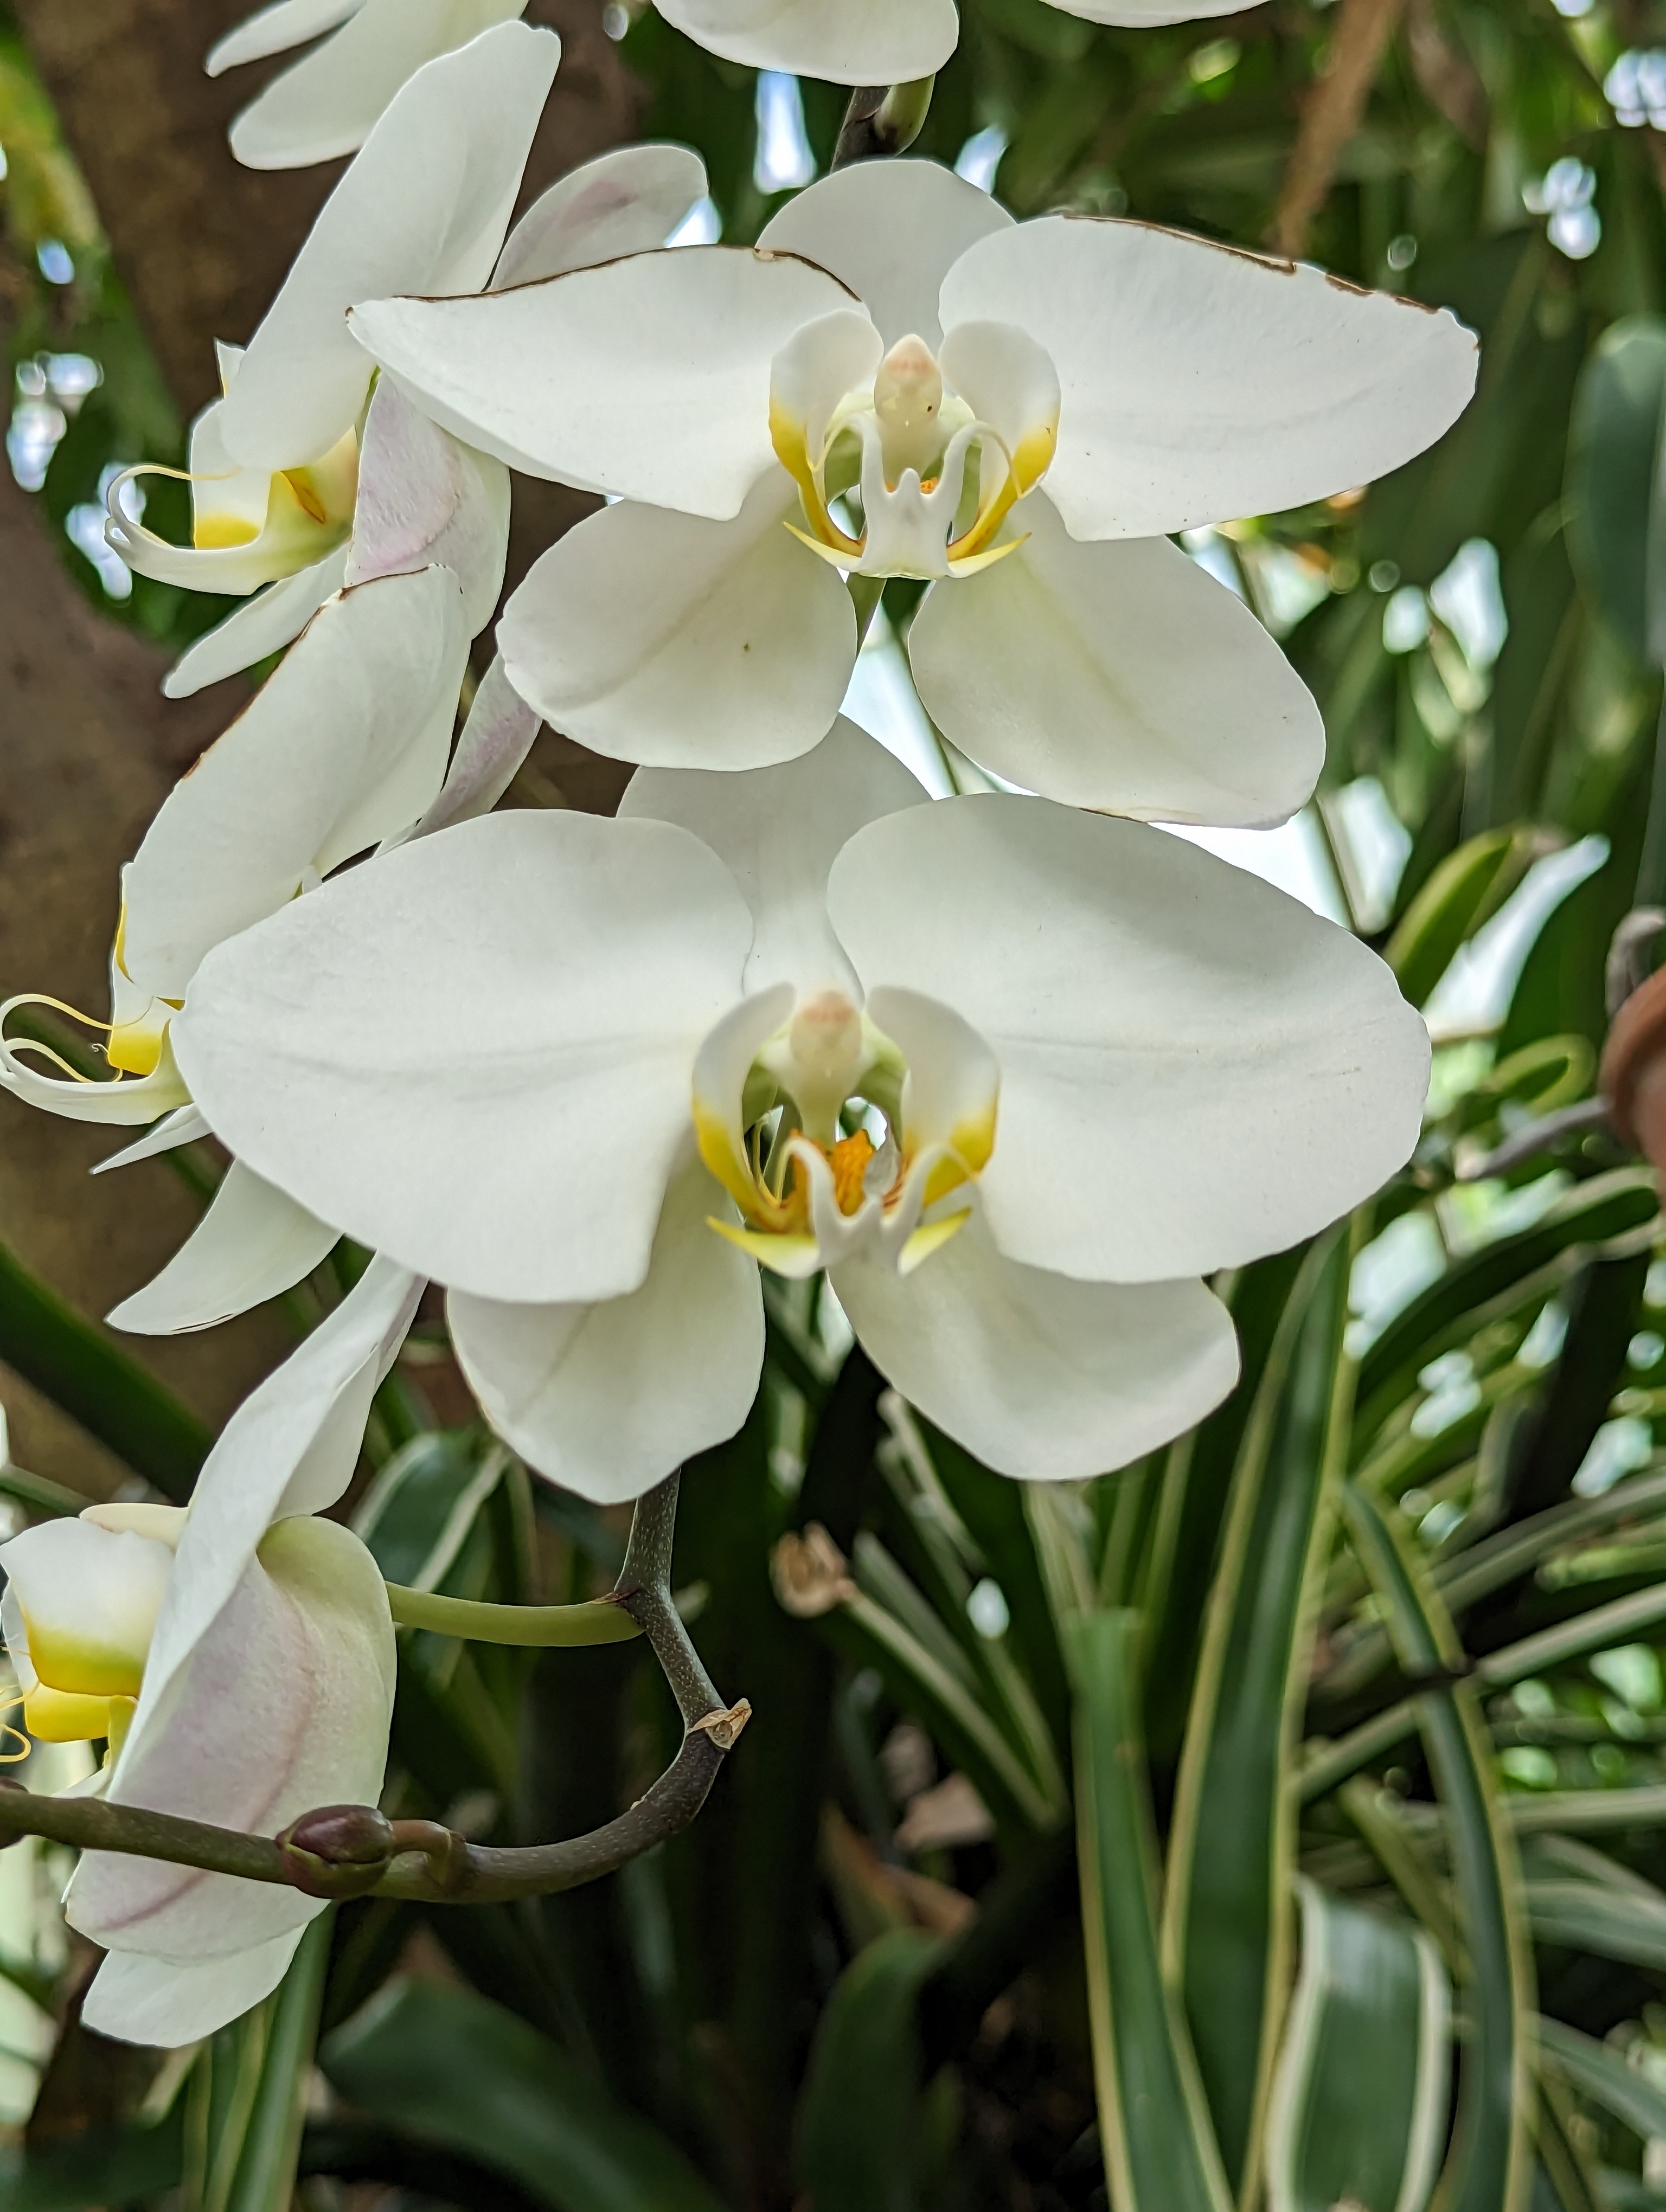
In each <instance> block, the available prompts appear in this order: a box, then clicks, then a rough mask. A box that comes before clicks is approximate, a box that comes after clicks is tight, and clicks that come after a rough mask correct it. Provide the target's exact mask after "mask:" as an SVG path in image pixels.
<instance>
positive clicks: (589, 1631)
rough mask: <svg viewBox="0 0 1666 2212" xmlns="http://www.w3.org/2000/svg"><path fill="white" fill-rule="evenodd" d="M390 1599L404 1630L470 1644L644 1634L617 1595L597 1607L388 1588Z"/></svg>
mask: <svg viewBox="0 0 1666 2212" xmlns="http://www.w3.org/2000/svg"><path fill="white" fill-rule="evenodd" d="M387 1602H388V1607H389V1609H390V1611H391V1612H392V1615H393V1618H394V1620H395V1621H396V1622H397V1623H398V1626H400V1627H401V1628H426V1629H429V1630H431V1631H432V1632H433V1633H434V1634H435V1635H436V1636H456V1637H460V1638H462V1640H463V1641H464V1642H465V1644H520V1645H523V1646H526V1647H529V1648H530V1647H532V1646H533V1645H537V1646H538V1647H539V1648H540V1649H543V1648H547V1647H549V1646H552V1645H557V1644H629V1642H630V1640H631V1638H633V1637H636V1636H640V1635H641V1628H639V1627H638V1626H637V1625H636V1623H635V1620H632V1619H631V1617H630V1615H629V1613H627V1612H626V1610H625V1609H624V1607H623V1605H622V1604H620V1602H619V1601H618V1600H617V1598H611V1597H605V1598H599V1599H598V1600H597V1601H595V1602H594V1603H593V1604H592V1605H487V1604H485V1603H483V1602H481V1601H477V1600H476V1599H474V1598H466V1597H442V1596H441V1595H439V1593H438V1592H437V1591H434V1590H417V1589H406V1588H405V1587H404V1584H403V1583H389V1584H388V1586H387Z"/></svg>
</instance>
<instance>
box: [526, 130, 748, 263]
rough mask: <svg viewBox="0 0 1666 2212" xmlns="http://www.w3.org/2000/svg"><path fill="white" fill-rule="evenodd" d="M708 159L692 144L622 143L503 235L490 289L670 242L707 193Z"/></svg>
mask: <svg viewBox="0 0 1666 2212" xmlns="http://www.w3.org/2000/svg"><path fill="white" fill-rule="evenodd" d="M705 194H706V165H705V163H704V162H703V161H702V160H701V158H700V156H699V155H697V154H696V153H693V152H691V151H690V149H689V148H688V147H686V146H657V145H656V146H616V147H615V148H614V149H613V150H612V152H611V153H610V154H602V155H598V157H597V158H596V160H595V161H586V162H584V163H582V164H581V166H580V167H578V168H576V169H569V171H568V173H567V174H566V175H565V176H564V177H562V179H560V180H559V182H557V183H556V184H553V185H550V189H549V191H547V192H544V194H542V195H541V197H538V199H535V200H534V201H533V202H532V205H531V207H529V208H528V209H527V210H526V214H525V215H524V216H521V218H520V222H518V223H516V225H515V227H514V229H513V230H512V231H511V232H510V233H509V235H508V239H507V240H505V241H504V246H503V251H502V253H501V254H500V255H499V256H498V262H497V266H496V269H495V270H493V271H492V281H491V289H492V290H493V291H495V292H501V291H502V290H503V289H505V288H506V286H508V285H510V284H535V283H538V282H539V281H540V280H541V279H542V278H544V277H545V276H564V275H565V274H566V272H567V271H568V270H569V269H588V268H591V267H593V266H594V264H596V263H598V262H600V261H617V259H618V258H620V256H621V255H623V254H626V253H648V252H652V251H653V249H654V247H655V246H663V245H664V244H665V242H666V240H667V239H668V238H669V237H670V236H671V234H672V231H674V230H675V229H676V228H677V227H678V224H679V223H680V222H682V220H683V218H684V216H686V215H687V213H688V211H689V210H690V208H691V207H693V206H694V205H695V204H696V202H697V201H699V200H702V199H703V198H704V197H705Z"/></svg>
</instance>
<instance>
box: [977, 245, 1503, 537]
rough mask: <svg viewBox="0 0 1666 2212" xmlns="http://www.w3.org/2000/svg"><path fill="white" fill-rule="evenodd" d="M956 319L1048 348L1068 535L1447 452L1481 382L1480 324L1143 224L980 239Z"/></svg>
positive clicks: (1350, 478) (1123, 532)
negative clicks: (1447, 441)
mask: <svg viewBox="0 0 1666 2212" xmlns="http://www.w3.org/2000/svg"><path fill="white" fill-rule="evenodd" d="M942 312H943V320H944V324H945V327H946V328H949V329H952V328H953V326H954V325H956V324H957V323H962V322H969V321H987V320H994V321H999V322H1006V323H1016V324H1017V325H1018V326H1019V328H1020V329H1023V330H1025V331H1028V332H1029V333H1030V335H1031V337H1032V338H1034V339H1035V340H1036V341H1037V343H1039V344H1041V345H1042V346H1044V347H1045V348H1046V349H1047V351H1048V353H1049V354H1050V355H1051V356H1052V358H1053V362H1054V365H1055V368H1057V370H1058V373H1059V381H1060V385H1061V388H1062V392H1063V408H1062V412H1061V417H1060V423H1059V449H1058V458H1057V459H1056V460H1055V462H1054V464H1053V466H1052V469H1051V471H1049V475H1048V478H1047V489H1048V490H1049V493H1050V494H1051V495H1052V497H1053V499H1054V501H1055V503H1056V505H1057V507H1058V508H1059V511H1060V513H1061V514H1062V515H1063V517H1064V520H1065V526H1066V528H1067V530H1068V531H1069V532H1070V534H1071V536H1072V537H1073V538H1156V537H1160V536H1162V535H1163V534H1164V533H1165V532H1170V531H1177V530H1183V529H1186V528H1188V527H1189V526H1191V525H1193V524H1196V523H1203V522H1219V521H1223V520H1230V519H1231V518H1232V517H1234V516H1237V515H1243V514H1264V513H1269V512H1271V511H1272V510H1274V509H1277V508H1282V507H1298V506H1301V505H1302V504H1304V502H1305V501H1309V500H1314V499H1322V498H1324V497H1326V496H1327V495H1329V494H1330V493H1332V492H1338V491H1344V490H1347V489H1348V488H1349V487H1351V486H1353V485H1355V484H1360V483H1367V482H1368V481H1369V480H1370V479H1371V477H1379V476H1383V475H1384V474H1385V473H1386V472H1387V471H1389V470H1390V469H1394V468H1398V467H1399V466H1400V465H1401V463H1402V461H1408V460H1409V459H1411V458H1412V456H1413V455H1414V453H1421V452H1422V450H1423V448H1424V447H1426V446H1428V445H1432V443H1433V442H1434V441H1435V440H1436V439H1437V438H1438V436H1439V435H1441V433H1442V431H1443V430H1444V429H1446V428H1448V427H1449V425H1450V423H1452V422H1454V421H1456V417H1457V416H1459V415H1460V414H1461V413H1462V410H1463V409H1464V407H1465V406H1466V405H1467V404H1468V400H1469V397H1470V394H1471V392H1473V391H1474V381H1475V362H1476V353H1475V339H1474V334H1473V333H1472V332H1471V331H1467V330H1466V329H1465V328H1464V327H1463V325H1462V323H1460V322H1459V321H1458V320H1457V319H1456V317H1455V316H1454V315H1452V314H1451V313H1450V312H1449V311H1448V310H1446V309H1445V308H1441V309H1438V310H1436V309H1432V308H1428V307H1422V306H1420V305H1419V304H1418V303H1416V302H1414V301H1404V300H1397V299H1395V298H1393V297H1391V296H1390V295H1389V294H1387V293H1383V292H1362V291H1360V290H1359V289H1358V287H1356V286H1354V285H1352V284H1346V283H1341V281H1340V280H1339V279H1337V278H1335V277H1333V276H1327V275H1326V274H1325V272H1324V271H1323V270H1320V269H1315V268H1312V267H1310V266H1309V265H1307V264H1292V263H1290V262H1284V261H1269V260H1266V259H1264V258H1262V256H1260V255H1259V254H1254V253H1246V252H1243V250H1242V249H1241V248H1239V247H1237V246H1217V245H1213V244H1212V243H1211V242H1210V241H1208V240H1205V239H1199V238H1189V237H1185V236H1183V235H1182V234H1180V233H1178V232H1176V231H1170V230H1163V229H1159V228H1156V227H1154V226H1152V225H1150V224H1146V223H1140V222H1123V221H1115V222H1110V221H1097V220H1091V219H1088V218H1085V217H1080V216H1043V217H1042V218H1041V219H1040V220H1038V221H1037V222H1025V223H1020V224H1018V226H1017V227H1016V228H1014V229H1012V230H1006V231H1002V232H1001V233H1000V234H998V235H996V236H994V237H990V238H986V239H983V240H981V241H980V242H979V243H978V244H977V245H976V246H973V247H972V248H971V249H970V252H967V253H965V254H964V255H963V256H962V258H961V259H960V260H959V261H958V262H957V263H956V264H955V266H954V267H953V268H952V270H950V272H949V275H948V277H947V279H946V281H945V284H944V286H943V295H942Z"/></svg>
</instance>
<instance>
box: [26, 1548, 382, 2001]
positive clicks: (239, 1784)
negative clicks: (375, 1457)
mask: <svg viewBox="0 0 1666 2212" xmlns="http://www.w3.org/2000/svg"><path fill="white" fill-rule="evenodd" d="M186 1533H187V1537H188V1536H189V1533H190V1532H189V1529H187V1532H186ZM184 1572H185V1545H184V1543H183V1542H182V1543H181V1546H180V1555H179V1561H178V1562H177V1563H176V1565H175V1577H176V1578H177V1577H179V1576H180V1575H182V1574H183V1573H184ZM395 1672H396V1660H395V1651H394V1641H393V1623H392V1619H391V1617H390V1615H389V1613H388V1606H387V1588H386V1583H384V1582H383V1580H382V1577H381V1575H380V1571H378V1569H377V1566H376V1563H375V1561H374V1559H373V1558H372V1557H371V1555H370V1553H368V1551H367V1550H366V1548H365V1547H364V1545H363V1544H362V1542H361V1541H360V1540H359V1539H358V1537H356V1535H354V1534H353V1533H352V1532H351V1530H350V1529H347V1528H341V1527H339V1526H338V1525H337V1523H336V1522H331V1521H320V1520H316V1519H314V1518H313V1517H312V1516H310V1515H302V1516H300V1517H298V1518H295V1519H291V1520H286V1521H284V1522H281V1523H280V1524H279V1525H278V1526H277V1528H273V1529H272V1530H271V1532H270V1534H268V1535H267V1536H266V1537H265V1538H264V1541H263V1542H262V1543H261V1546H260V1548H259V1552H258V1556H257V1557H256V1558H255V1559H253V1560H252V1562H251V1563H250V1565H249V1566H248V1568H247V1570H246V1572H245V1573H244V1575H243V1577H242V1578H241V1580H240V1582H239V1583H238V1585H237V1587H236V1589H234V1592H233V1594H232V1595H231V1596H230V1598H229V1599H228V1601H227V1602H226V1604H225V1605H224V1607H222V1610H221V1612H220V1613H218V1615H217V1616H216V1619H215V1620H214V1621H213V1622H212V1623H211V1624H210V1626H209V1627H208V1628H207V1629H206V1630H205V1632H204V1634H203V1636H202V1638H201V1639H200V1641H199V1642H198V1644H197V1645H196V1647H195V1649H194V1650H192V1654H191V1656H190V1657H189V1659H188V1660H187V1661H186V1662H185V1664H184V1665H183V1666H182V1667H181V1668H179V1670H178V1672H177V1673H176V1674H173V1676H172V1677H171V1678H170V1680H169V1682H168V1685H167V1689H166V1690H165V1691H162V1692H152V1691H151V1689H150V1685H149V1681H148V1680H147V1683H146V1686H145V1694H144V1696H143V1698H142V1699H141V1703H140V1711H139V1712H138V1713H136V1715H135V1717H134V1723H133V1725H134V1728H135V1729H137V1728H138V1726H139V1722H140V1717H141V1716H142V1715H143V1712H144V1709H145V1707H146V1706H147V1705H149V1708H150V1711H149V1725H148V1726H147V1727H146V1728H145V1729H144V1732H143V1735H142V1736H141V1737H138V1738H137V1740H136V1738H135V1736H134V1735H131V1734H130V1735H129V1737H128V1740H127V1742H126V1743H125V1745H124V1747H123V1748H122V1752H121V1754H120V1757H119V1759H118V1760H117V1763H116V1769H115V1772H114V1774H113V1775H112V1778H111V1782H110V1786H109V1789H108V1790H107V1791H106V1802H108V1803H112V1804H123V1805H137V1806H141V1807H143V1808H145V1809H147V1810H149V1811H153V1812H168V1813H173V1814H179V1815H181V1816H183V1817H184V1818H185V1819H188V1820H207V1821H210V1822H211V1823H212V1824H213V1825H214V1826H216V1827H229V1828H240V1829H243V1830H246V1831H247V1832H252V1833H254V1834H264V1835H271V1834H273V1833H275V1832H277V1830H278V1829H280V1828H282V1827H283V1826H286V1825H287V1824H288V1823H289V1821H291V1820H295V1819H297V1818H298V1817H299V1816H300V1815H301V1814H303V1813H306V1812H310V1811H311V1810H313V1808H315V1807H318V1806H322V1805H342V1804H361V1805H362V1804H374V1802H376V1799H377V1797H378V1796H379V1795H380V1790H381V1784H382V1777H383V1770H384V1768H385V1766H386V1758H387V1730H388V1723H389V1721H390V1718H391V1717H392V1710H393V1683H394V1675H395ZM311 1905H312V1900H310V1899H307V1898H305V1897H303V1896H301V1894H300V1893H298V1892H295V1891H293V1890H285V1889H283V1888H280V1887H267V1886H265V1885H264V1884H258V1883H251V1882H245V1881H238V1880H236V1879H235V1877H234V1876H232V1875H216V1874H205V1873H203V1872H201V1871H199V1870H198V1869H196V1868H193V1867H183V1866H173V1865H168V1864H165V1863H161V1862H160V1861H155V1860H149V1859H137V1858H127V1857H117V1856H116V1855H115V1854H113V1853H107V1852H102V1851H91V1852H88V1853H87V1854H86V1855H85V1856H84V1857H83V1858H82V1861H81V1863H80V1865H79V1867H78V1868H77V1869H76V1877H75V1881H74V1885H73V1887H72V1888H71V1890H70V1897H69V1899H68V1907H69V1917H70V1923H71V1924H72V1925H73V1926H75V1927H76V1928H78V1929H80V1930H81V1931H82V1934H83V1935H88V1936H92V1937H93V1938H94V1940H95V1941H96V1942H101V1943H103V1944H104V1945H105V1946H106V1948H109V1949H113V1950H122V1951H143V1952H149V1953H151V1954H160V1955H161V1956H162V1957H164V1958H174V1959H177V1958H182V1957H183V1958H199V1959H212V1958H223V1957H226V1956H227V1955H228V1954H237V1953H240V1952H243V1951H246V1949H248V1948H250V1947H251V1946H252V1945H254V1944H257V1943H268V1942H275V1941H276V1940H277V1938H279V1937H280V1936H284V1935H287V1934H289V1932H290V1931H291V1930H293V1929H295V1928H297V1927H301V1926H304V1925H305V1924H306V1923H307V1920H309V1919H310V1918H311V1917H313V1914H312V1910H311Z"/></svg>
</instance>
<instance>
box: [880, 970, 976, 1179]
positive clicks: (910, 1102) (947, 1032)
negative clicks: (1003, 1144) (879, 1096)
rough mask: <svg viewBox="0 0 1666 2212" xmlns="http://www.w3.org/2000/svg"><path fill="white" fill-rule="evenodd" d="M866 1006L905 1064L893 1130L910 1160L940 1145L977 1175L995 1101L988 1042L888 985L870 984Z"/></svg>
mask: <svg viewBox="0 0 1666 2212" xmlns="http://www.w3.org/2000/svg"><path fill="white" fill-rule="evenodd" d="M867 1012H868V1016H869V1018H870V1019H871V1020H872V1021H873V1024H874V1025H875V1027H876V1028H878V1029H879V1030H882V1031H883V1032H884V1034H885V1036H888V1037H889V1038H890V1039H891V1042H892V1043H893V1044H894V1045H895V1046H896V1047H897V1050H898V1051H899V1052H900V1053H901V1054H902V1055H903V1059H904V1060H906V1061H907V1063H908V1073H907V1074H906V1075H905V1076H904V1077H903V1126H902V1128H901V1129H900V1130H899V1131H898V1134H899V1135H900V1136H901V1137H902V1138H903V1141H904V1144H905V1146H906V1148H907V1153H908V1157H909V1159H910V1160H913V1159H915V1158H918V1156H919V1155H920V1154H921V1152H926V1151H927V1150H928V1149H930V1148H932V1147H934V1146H944V1147H945V1149H946V1150H948V1151H950V1152H954V1153H956V1154H958V1157H959V1158H960V1159H961V1160H962V1161H963V1162H964V1164H965V1166H966V1167H967V1168H968V1169H970V1170H971V1172H972V1173H973V1174H974V1175H976V1173H978V1171H979V1170H981V1169H982V1166H983V1164H984V1162H985V1161H986V1160H987V1159H988V1157H989V1151H990V1147H991V1146H992V1145H993V1143H994V1137H995V1131H996V1116H997V1115H998V1113H999V1111H1000V1062H999V1061H998V1060H996V1058H995V1055H994V1053H993V1052H992V1051H991V1050H990V1048H989V1047H988V1043H987V1042H986V1041H985V1040H984V1039H983V1038H982V1037H981V1036H979V1035H978V1033H977V1031H976V1030H975V1029H974V1028H973V1027H972V1025H971V1024H970V1022H968V1021H967V1020H966V1019H965V1018H964V1017H963V1016H962V1015H959V1014H958V1013H956V1012H954V1010H953V1008H952V1007H950V1006H945V1005H944V1004H943V1003H942V1001H941V1000H938V999H928V998H926V997H924V996H923V995H922V994H921V993H920V992H918V991H909V990H905V989H903V988H901V987H899V986H897V984H895V983H879V984H876V985H875V987H874V988H873V990H872V991H870V992H869V994H868V1000H867ZM948 1187H949V1188H952V1185H950V1186H948ZM938 1195H939V1193H938V1192H936V1191H933V1192H932V1193H931V1194H930V1197H931V1198H933V1199H934V1198H935V1197H937V1196H938ZM927 1202H929V1200H928V1201H927Z"/></svg>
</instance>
